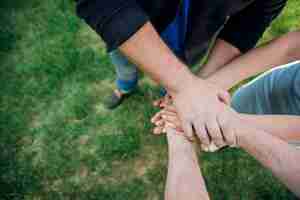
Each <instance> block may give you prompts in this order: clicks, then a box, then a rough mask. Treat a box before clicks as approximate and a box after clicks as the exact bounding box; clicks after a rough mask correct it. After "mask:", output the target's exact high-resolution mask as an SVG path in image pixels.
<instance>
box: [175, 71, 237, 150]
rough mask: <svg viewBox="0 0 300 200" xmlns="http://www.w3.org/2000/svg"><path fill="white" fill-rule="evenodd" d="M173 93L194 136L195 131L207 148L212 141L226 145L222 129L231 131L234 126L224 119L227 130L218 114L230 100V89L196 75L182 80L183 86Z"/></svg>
mask: <svg viewBox="0 0 300 200" xmlns="http://www.w3.org/2000/svg"><path fill="white" fill-rule="evenodd" d="M171 96H172V99H173V101H174V105H175V108H176V110H177V113H178V115H179V118H180V121H181V124H182V128H183V130H184V133H185V134H186V135H187V137H189V138H192V137H193V134H194V131H195V134H196V135H197V137H198V138H199V139H200V141H201V143H202V144H203V145H204V146H206V147H207V148H208V147H209V145H210V142H211V141H213V142H214V143H215V144H216V145H217V147H223V146H226V143H225V141H224V138H223V136H222V131H223V132H224V131H227V132H228V131H231V129H230V128H231V126H229V125H227V124H224V123H227V121H226V120H224V119H222V121H221V122H222V126H225V127H226V128H225V129H224V130H223V129H222V126H221V125H220V124H219V122H218V120H219V119H218V118H219V116H221V114H222V113H223V112H225V111H226V109H227V107H228V106H227V105H226V104H229V103H230V95H229V93H228V92H227V91H223V90H221V89H219V88H217V87H216V86H214V85H213V84H210V83H209V82H206V81H203V80H201V79H199V78H196V77H194V78H191V79H190V80H186V81H185V82H184V83H182V85H181V89H179V90H178V91H177V92H176V93H174V94H171ZM225 103H226V104H225ZM223 134H226V133H223Z"/></svg>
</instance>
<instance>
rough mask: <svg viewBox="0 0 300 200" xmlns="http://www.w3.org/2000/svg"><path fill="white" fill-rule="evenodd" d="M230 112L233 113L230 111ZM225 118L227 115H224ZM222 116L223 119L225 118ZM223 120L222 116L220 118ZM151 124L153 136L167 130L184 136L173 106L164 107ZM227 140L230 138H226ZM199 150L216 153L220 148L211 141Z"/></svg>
mask: <svg viewBox="0 0 300 200" xmlns="http://www.w3.org/2000/svg"><path fill="white" fill-rule="evenodd" d="M232 112H234V111H233V110H232ZM226 116H227V115H226ZM226 116H224V118H225V117H226ZM232 117H234V116H232ZM222 118H223V116H222ZM151 122H152V123H153V124H155V126H156V127H155V128H154V134H156V135H160V134H163V133H166V132H167V130H168V129H173V130H176V133H177V134H179V135H184V133H183V129H182V126H181V121H180V119H179V117H178V115H177V112H176V109H175V107H174V105H165V106H164V108H163V110H161V111H160V112H158V113H156V114H155V115H154V117H153V118H152V120H151ZM227 138H229V139H230V138H231V137H230V136H227ZM231 140H232V141H228V140H226V141H225V142H226V143H230V145H233V144H234V143H235V141H234V140H233V139H231ZM201 149H202V150H203V151H206V152H216V151H218V150H220V147H217V146H216V145H215V144H214V142H213V141H211V143H210V145H209V146H208V147H207V146H204V145H201Z"/></svg>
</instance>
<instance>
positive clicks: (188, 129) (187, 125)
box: [182, 121, 194, 139]
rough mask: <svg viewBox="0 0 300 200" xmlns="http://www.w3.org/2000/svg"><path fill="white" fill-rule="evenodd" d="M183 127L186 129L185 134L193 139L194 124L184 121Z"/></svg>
mask: <svg viewBox="0 0 300 200" xmlns="http://www.w3.org/2000/svg"><path fill="white" fill-rule="evenodd" d="M182 128H183V131H184V134H185V136H186V137H187V138H188V139H192V138H193V137H194V131H193V127H192V124H191V123H190V122H188V121H185V122H183V123H182Z"/></svg>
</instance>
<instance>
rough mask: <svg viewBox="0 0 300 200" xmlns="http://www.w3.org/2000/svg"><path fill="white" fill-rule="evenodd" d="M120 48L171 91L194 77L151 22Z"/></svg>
mask: <svg viewBox="0 0 300 200" xmlns="http://www.w3.org/2000/svg"><path fill="white" fill-rule="evenodd" d="M120 50H121V51H122V52H123V53H124V54H125V55H126V56H127V57H129V59H130V60H131V61H133V62H134V63H136V64H137V66H139V68H140V69H142V70H143V71H144V72H146V73H147V74H148V75H150V77H151V78H152V79H153V80H155V81H157V82H158V83H161V84H162V85H163V86H164V87H166V89H168V90H169V92H170V93H172V92H175V91H177V90H178V88H179V87H180V86H181V83H182V82H183V81H188V80H190V79H191V78H192V73H191V72H190V71H189V69H188V68H187V67H186V66H185V65H184V64H183V63H182V62H180V60H179V59H178V58H177V57H176V56H175V55H174V54H173V53H172V51H171V50H170V49H169V48H168V47H167V45H166V44H165V43H164V42H163V41H162V39H161V38H160V36H159V34H158V33H157V32H156V30H155V29H154V27H153V26H152V24H151V23H150V22H148V23H147V24H146V25H144V27H142V28H141V29H140V30H139V31H138V32H137V33H136V34H135V35H133V36H132V37H131V38H130V39H129V40H128V41H126V42H125V43H124V44H123V45H121V46H120Z"/></svg>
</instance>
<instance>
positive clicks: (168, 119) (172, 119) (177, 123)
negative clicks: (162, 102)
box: [162, 115, 182, 129]
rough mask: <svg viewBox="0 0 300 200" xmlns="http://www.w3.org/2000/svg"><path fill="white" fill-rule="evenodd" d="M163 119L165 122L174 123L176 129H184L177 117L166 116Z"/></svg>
mask: <svg viewBox="0 0 300 200" xmlns="http://www.w3.org/2000/svg"><path fill="white" fill-rule="evenodd" d="M162 117H163V119H164V120H165V122H168V123H172V124H174V125H175V126H176V128H181V129H182V126H181V122H180V120H179V119H178V118H177V117H175V116H166V115H163V116H162Z"/></svg>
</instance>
